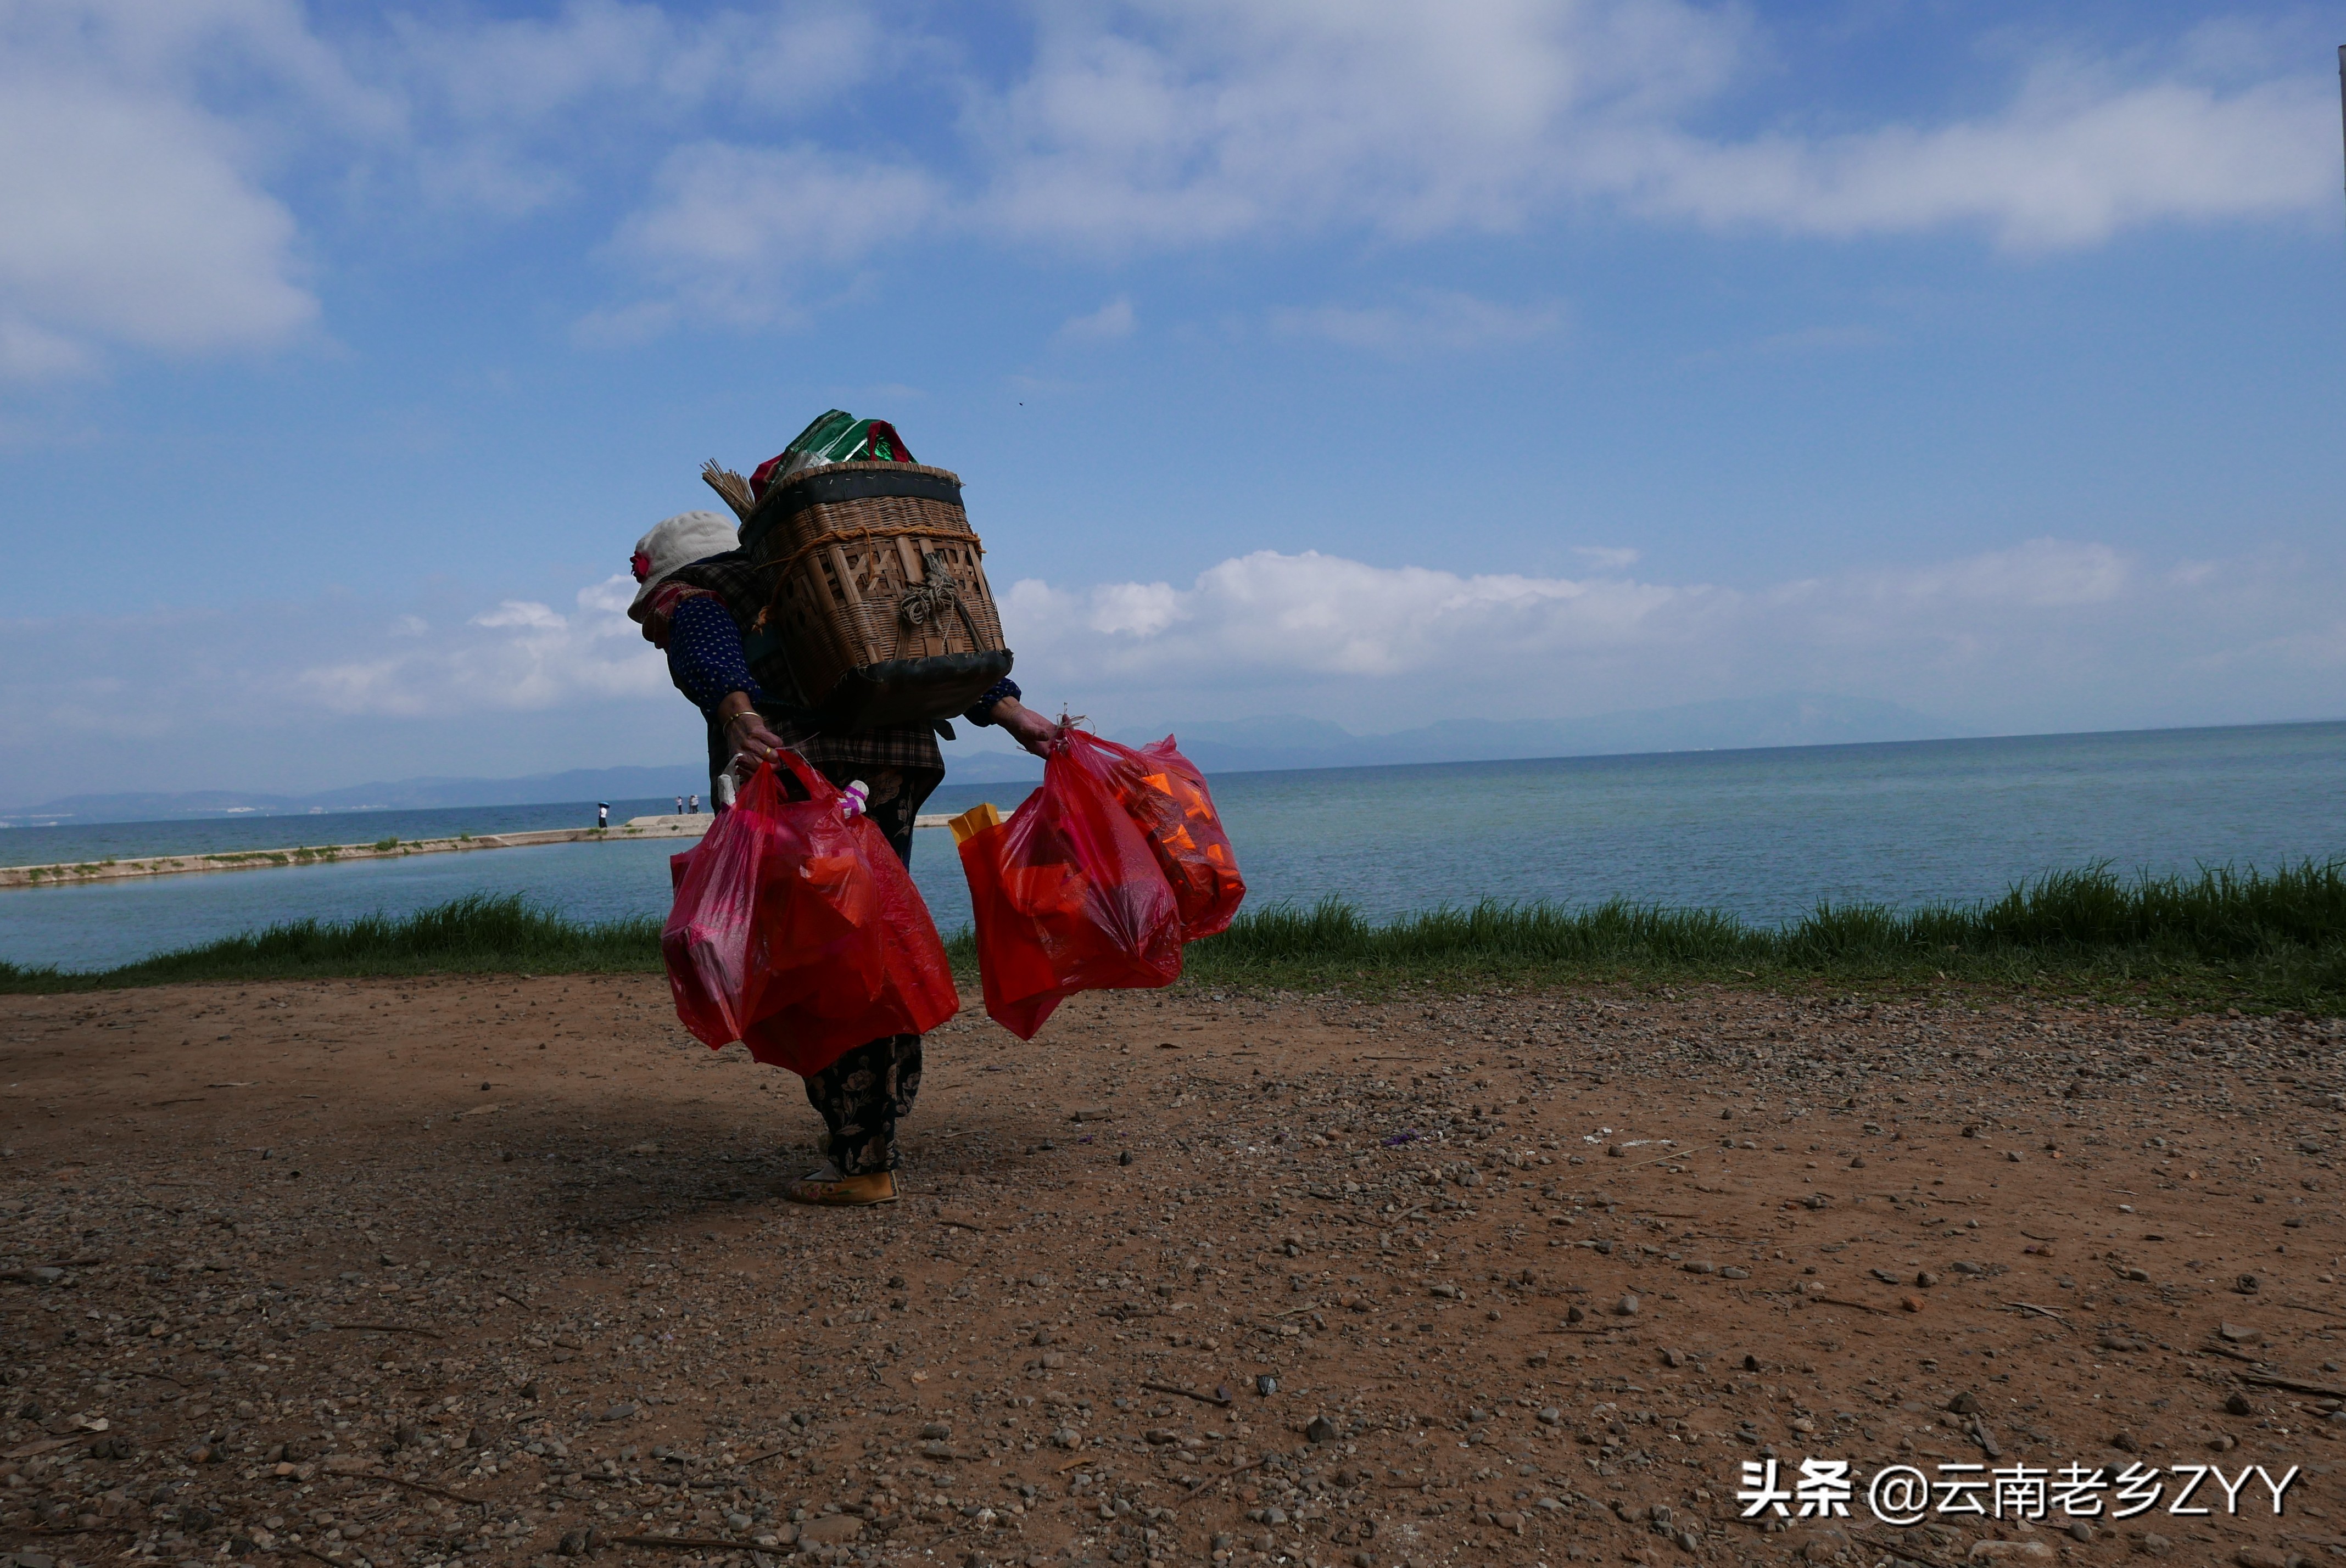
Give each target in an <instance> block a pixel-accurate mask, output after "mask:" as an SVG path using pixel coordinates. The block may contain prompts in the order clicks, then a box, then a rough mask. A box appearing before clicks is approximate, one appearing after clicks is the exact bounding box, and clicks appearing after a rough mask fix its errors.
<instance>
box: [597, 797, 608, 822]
mask: <svg viewBox="0 0 2346 1568" xmlns="http://www.w3.org/2000/svg"><path fill="white" fill-rule="evenodd" d="M610 825H611V803H610V802H609V801H608V800H597V801H596V802H595V826H597V828H607V827H609V826H610Z"/></svg>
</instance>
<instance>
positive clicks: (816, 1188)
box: [782, 1160, 896, 1208]
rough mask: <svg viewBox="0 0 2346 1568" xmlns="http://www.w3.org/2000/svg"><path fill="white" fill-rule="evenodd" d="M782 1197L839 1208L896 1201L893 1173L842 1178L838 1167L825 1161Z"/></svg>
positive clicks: (793, 1201)
mask: <svg viewBox="0 0 2346 1568" xmlns="http://www.w3.org/2000/svg"><path fill="white" fill-rule="evenodd" d="M782 1196H784V1197H786V1198H788V1199H790V1201H791V1202H792V1203H813V1204H822V1205H825V1206H827V1207H838V1208H847V1207H862V1206H863V1205H865V1204H873V1203H893V1202H895V1201H896V1173H895V1172H894V1171H874V1172H872V1174H871V1175H870V1176H841V1175H840V1174H839V1170H838V1167H836V1166H833V1165H831V1163H830V1162H829V1161H828V1160H826V1161H824V1162H823V1165H822V1166H821V1169H819V1170H814V1171H811V1172H809V1173H808V1174H807V1175H805V1176H801V1177H800V1178H799V1179H798V1180H797V1181H794V1182H792V1183H791V1184H790V1186H789V1187H788V1189H786V1190H785V1191H784V1192H783V1194H782Z"/></svg>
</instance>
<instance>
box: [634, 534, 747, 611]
mask: <svg viewBox="0 0 2346 1568" xmlns="http://www.w3.org/2000/svg"><path fill="white" fill-rule="evenodd" d="M740 547H741V535H740V534H739V532H738V531H737V530H736V529H735V528H734V526H733V524H731V523H729V522H728V521H727V520H726V519H724V518H722V517H719V515H718V514H716V513H714V512H679V513H678V514H676V515H675V516H673V517H671V518H669V519H668V520H667V521H666V522H664V523H660V524H656V525H654V527H653V529H652V531H651V532H650V533H648V534H647V535H644V536H643V537H642V538H640V539H638V540H637V541H636V554H635V559H634V560H633V561H632V562H631V563H630V565H631V566H632V567H633V568H634V571H635V574H636V596H635V598H634V600H633V601H632V602H631V603H629V605H628V606H627V609H628V611H629V613H630V614H632V613H633V612H634V611H636V610H637V609H640V608H642V606H643V603H644V601H645V600H646V599H648V598H650V597H651V596H652V590H653V589H654V588H657V587H658V586H659V585H660V584H661V583H662V582H663V581H665V580H666V579H667V578H668V577H669V576H670V575H674V573H675V572H676V571H677V570H678V568H679V567H683V566H689V565H692V564H693V563H694V562H695V561H705V560H707V559H708V558H709V556H711V555H723V554H725V552H726V551H728V550H738V549H739V548H740Z"/></svg>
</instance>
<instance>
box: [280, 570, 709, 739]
mask: <svg viewBox="0 0 2346 1568" xmlns="http://www.w3.org/2000/svg"><path fill="white" fill-rule="evenodd" d="M634 587H635V584H634V583H633V581H632V580H631V579H629V578H627V577H612V578H609V579H607V580H606V581H604V582H600V583H596V584H592V585H588V586H586V587H584V588H581V589H579V590H578V593H577V596H576V602H577V606H578V608H577V611H576V613H575V614H572V615H564V614H562V613H561V612H559V611H557V610H556V609H555V608H554V607H553V606H550V605H546V604H542V603H540V602H538V601H537V600H535V599H505V600H502V601H500V602H499V603H498V604H497V605H496V606H495V607H494V608H492V609H487V610H483V611H480V612H479V613H477V614H475V615H474V616H471V617H470V618H469V619H467V620H466V621H465V623H464V628H463V629H461V630H452V631H450V632H447V633H444V634H443V636H441V637H440V638H439V639H438V640H437V641H435V642H433V643H432V644H430V645H429V646H426V647H388V646H387V647H381V648H377V649H373V650H370V651H369V652H367V653H365V654H363V655H362V656H361V657H352V658H338V659H333V660H329V661H323V662H317V663H297V664H296V667H294V669H293V671H292V673H291V676H290V677H283V681H282V684H283V687H284V688H285V695H286V696H287V697H290V698H291V700H295V701H300V702H305V703H309V704H311V705H314V706H316V707H319V708H324V709H326V710H328V711H330V712H332V713H337V714H342V715H372V716H377V717H391V718H436V719H447V718H454V717H457V716H460V715H464V714H468V713H481V712H528V711H542V710H546V709H549V708H566V707H572V706H576V705H577V704H580V703H588V702H607V701H610V700H612V699H615V698H628V697H649V696H652V695H654V694H656V693H658V692H659V691H662V690H664V689H666V688H667V687H668V667H667V664H666V662H665V661H664V660H663V659H662V657H661V656H660V655H659V653H658V651H657V650H656V649H654V648H653V647H651V645H650V644H648V643H647V642H645V641H644V640H643V634H642V631H641V630H640V629H639V628H638V627H637V626H636V624H635V623H634V622H633V621H631V620H629V619H627V602H628V600H629V599H630V598H631V597H632V596H633V590H634ZM409 622H413V623H416V624H418V625H420V624H422V623H421V619H420V617H418V616H403V617H401V621H400V623H397V624H394V626H393V628H392V635H393V636H396V637H399V638H401V639H402V641H403V642H404V641H408V640H410V638H411V634H410V632H409V628H408V626H407V624H406V623H409Z"/></svg>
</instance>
